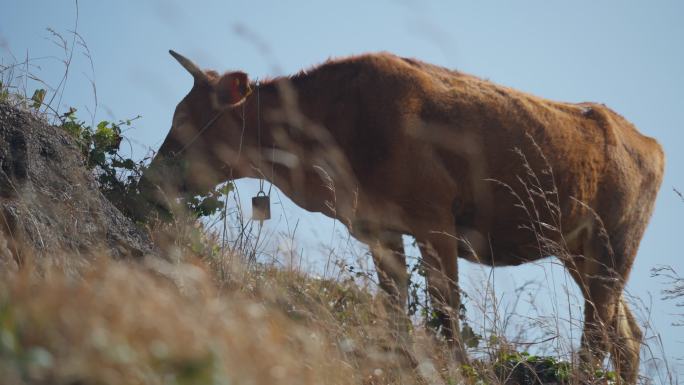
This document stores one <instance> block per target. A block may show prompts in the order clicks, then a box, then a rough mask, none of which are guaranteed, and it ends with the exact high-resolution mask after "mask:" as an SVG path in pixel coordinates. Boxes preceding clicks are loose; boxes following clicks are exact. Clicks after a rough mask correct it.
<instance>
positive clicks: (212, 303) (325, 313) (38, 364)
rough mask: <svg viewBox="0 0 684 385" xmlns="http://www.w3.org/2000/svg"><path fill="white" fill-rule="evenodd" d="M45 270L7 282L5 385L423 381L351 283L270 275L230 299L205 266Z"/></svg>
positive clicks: (1, 357)
mask: <svg viewBox="0 0 684 385" xmlns="http://www.w3.org/2000/svg"><path fill="white" fill-rule="evenodd" d="M41 270H42V272H41V273H38V272H37V269H35V268H31V267H27V268H24V269H22V270H21V271H19V272H16V273H5V274H3V277H2V283H0V293H1V294H0V378H3V379H4V381H3V384H8V385H9V384H43V383H49V384H122V383H123V384H162V383H163V384H236V383H237V384H271V383H274V382H275V383H279V384H290V383H292V384H360V383H363V384H374V383H402V384H408V383H418V382H419V376H417V370H414V365H412V364H411V362H410V361H409V360H407V359H406V357H405V356H404V355H402V354H401V353H399V352H400V351H401V349H400V347H399V346H397V344H396V343H395V342H394V339H393V337H392V335H391V334H389V333H388V332H387V330H388V328H387V327H386V322H385V321H384V317H383V313H382V309H381V307H380V306H378V303H376V300H375V299H374V298H373V296H371V295H370V294H368V292H366V291H364V290H360V289H359V288H358V287H356V286H355V285H354V284H352V283H350V282H348V283H335V282H331V281H326V280H319V279H312V278H307V277H304V276H302V275H300V274H298V273H295V272H292V271H280V270H275V269H269V268H261V269H254V270H252V271H246V270H242V271H238V270H233V271H231V273H230V274H229V276H230V277H231V278H230V281H229V282H228V281H223V282H222V283H223V285H222V286H223V289H221V290H219V289H218V285H216V284H213V283H212V282H215V280H214V279H213V278H214V277H213V276H212V273H211V272H210V271H208V270H207V267H206V266H205V265H203V264H202V263H200V262H197V261H195V262H193V263H186V262H181V263H177V264H170V263H168V262H166V261H162V260H156V259H148V260H146V261H145V262H144V263H143V264H139V263H129V262H114V261H111V260H109V259H107V258H101V259H99V260H96V261H94V262H91V263H90V264H88V266H87V267H84V268H80V269H78V271H74V270H73V269H72V270H70V271H65V269H62V268H59V267H50V268H42V269H41ZM426 341H427V340H426ZM435 367H436V366H435V364H433V363H432V361H429V360H427V357H425V359H424V360H423V362H422V366H421V365H419V366H418V368H421V370H423V371H424V372H426V370H428V371H429V370H430V368H435ZM426 373H427V372H426ZM428 374H429V373H428Z"/></svg>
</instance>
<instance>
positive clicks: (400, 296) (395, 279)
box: [369, 232, 409, 343]
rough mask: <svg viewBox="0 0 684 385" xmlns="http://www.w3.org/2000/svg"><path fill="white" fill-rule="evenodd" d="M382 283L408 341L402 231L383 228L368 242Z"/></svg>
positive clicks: (401, 333)
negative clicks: (382, 230) (381, 231)
mask: <svg viewBox="0 0 684 385" xmlns="http://www.w3.org/2000/svg"><path fill="white" fill-rule="evenodd" d="M369 247H370V251H371V254H372V255H373V261H374V262H375V269H376V271H377V273H378V281H379V284H380V287H381V288H382V289H383V290H384V291H385V292H386V293H387V294H388V299H387V301H386V302H385V308H386V309H387V314H388V316H389V317H390V322H391V323H392V324H393V326H394V328H395V331H396V332H397V337H398V338H399V340H400V342H402V343H405V342H407V341H408V340H407V337H408V331H409V319H408V316H407V315H406V299H407V296H408V272H407V266H406V256H405V254H404V242H403V240H402V238H401V234H400V233H395V232H384V233H382V234H378V235H377V237H375V239H374V240H372V241H370V243H369Z"/></svg>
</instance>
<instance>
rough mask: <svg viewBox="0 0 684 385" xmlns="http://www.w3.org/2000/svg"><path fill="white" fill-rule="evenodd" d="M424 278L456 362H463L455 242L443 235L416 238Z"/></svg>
mask: <svg viewBox="0 0 684 385" xmlns="http://www.w3.org/2000/svg"><path fill="white" fill-rule="evenodd" d="M417 241H418V245H419V247H420V252H421V255H422V258H423V267H424V269H425V273H426V277H427V286H428V292H429V294H430V302H431V304H432V307H433V311H434V313H435V315H436V317H437V320H438V321H439V325H440V330H441V333H442V335H443V336H444V337H445V339H446V340H447V342H448V343H449V345H450V346H451V348H452V351H453V352H454V355H455V359H456V360H457V361H458V362H463V363H465V362H466V361H467V357H466V353H465V349H464V347H463V341H461V338H460V337H461V335H460V326H459V318H458V316H459V310H460V307H461V298H460V295H459V292H458V260H457V254H458V241H457V240H456V238H454V237H452V236H448V235H445V234H431V235H430V236H427V237H422V238H420V239H417Z"/></svg>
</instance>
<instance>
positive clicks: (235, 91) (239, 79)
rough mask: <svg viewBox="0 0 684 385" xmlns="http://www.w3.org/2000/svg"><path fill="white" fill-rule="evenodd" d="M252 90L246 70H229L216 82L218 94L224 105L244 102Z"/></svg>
mask: <svg viewBox="0 0 684 385" xmlns="http://www.w3.org/2000/svg"><path fill="white" fill-rule="evenodd" d="M251 92H252V89H251V88H250V86H249V78H248V77H247V74H246V73H244V72H239V71H238V72H229V73H227V74H225V75H223V76H221V78H220V79H219V81H218V82H217V83H216V96H217V99H218V102H219V103H220V104H221V105H223V106H235V105H238V104H240V103H242V102H243V101H244V100H245V99H246V98H247V96H249V94H250V93H251Z"/></svg>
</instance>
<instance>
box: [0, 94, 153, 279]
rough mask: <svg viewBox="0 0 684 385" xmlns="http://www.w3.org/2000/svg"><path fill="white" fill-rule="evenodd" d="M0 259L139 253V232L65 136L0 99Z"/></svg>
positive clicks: (143, 240)
mask: <svg viewBox="0 0 684 385" xmlns="http://www.w3.org/2000/svg"><path fill="white" fill-rule="evenodd" d="M0 214H1V215H2V218H1V221H0V260H2V261H3V263H5V264H7V265H8V266H13V268H16V266H17V264H21V263H22V258H23V256H22V249H25V248H27V247H28V248H30V249H31V251H32V253H31V254H34V255H36V256H38V257H39V256H44V255H46V254H50V255H55V254H60V253H66V254H70V255H82V254H85V255H88V254H92V253H93V252H95V251H104V252H105V253H106V254H109V255H111V256H114V257H123V256H134V257H141V256H143V255H144V254H146V253H149V252H150V251H151V244H150V242H149V240H148V239H147V237H146V235H145V234H144V233H143V232H142V231H140V230H139V229H138V228H136V226H135V225H134V224H133V223H132V222H131V221H130V220H128V219H127V218H126V217H124V216H123V215H122V214H121V213H120V212H119V211H118V210H117V209H116V208H115V207H114V206H113V205H112V204H111V203H110V202H109V201H108V200H107V199H106V198H105V197H104V196H103V195H102V194H101V193H100V191H99V190H98V187H97V183H96V181H95V178H94V177H93V175H92V174H91V173H90V172H89V171H87V170H86V168H85V167H84V159H83V156H82V155H81V153H80V151H79V149H78V147H77V144H76V142H75V140H74V138H72V137H71V136H70V135H68V134H67V133H66V132H64V131H63V130H62V129H60V128H59V127H54V126H51V125H49V124H47V123H46V122H45V121H44V120H42V119H40V118H38V117H36V116H35V114H34V113H31V112H28V111H23V110H21V109H18V108H15V107H13V106H11V105H9V104H7V103H4V102H0Z"/></svg>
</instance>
